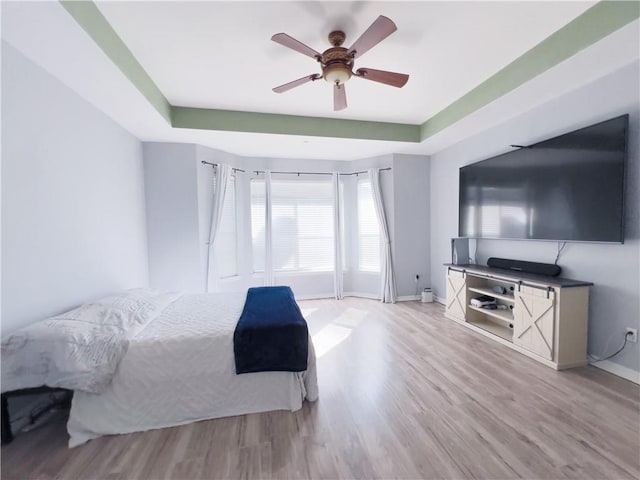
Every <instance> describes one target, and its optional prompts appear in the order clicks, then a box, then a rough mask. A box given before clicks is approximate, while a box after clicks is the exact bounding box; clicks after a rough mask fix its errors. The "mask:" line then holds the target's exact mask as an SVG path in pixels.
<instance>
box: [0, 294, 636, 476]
mask: <svg viewBox="0 0 640 480" xmlns="http://www.w3.org/2000/svg"><path fill="white" fill-rule="evenodd" d="M300 305H301V308H302V311H303V313H304V314H305V317H306V318H307V321H308V323H309V330H310V332H311V334H312V336H313V337H314V344H315V347H316V351H317V352H318V381H319V389H320V399H319V400H318V402H316V403H313V404H310V403H305V404H304V406H303V408H302V409H301V410H299V411H298V412H285V411H280V412H267V413H259V414H251V415H241V416H236V417H228V418H221V419H215V420H209V421H202V422H197V423H193V424H190V425H184V426H180V427H174V428H168V429H161V430H153V431H149V432H140V433H133V434H129V435H117V436H108V437H102V438H98V439H95V440H92V441H90V442H88V443H87V444H85V445H82V446H80V447H77V448H74V449H68V448H66V442H67V439H68V436H67V433H66V426H65V422H66V417H65V414H64V413H62V412H61V413H57V414H54V415H53V416H52V417H51V418H50V420H49V421H48V422H47V423H46V424H45V425H44V426H42V427H40V428H37V429H34V430H33V431H30V432H26V433H21V434H18V435H16V439H15V440H14V442H13V443H11V444H9V445H6V446H3V447H2V459H1V462H2V469H1V473H2V478H3V479H5V478H7V479H20V480H23V479H47V480H50V479H57V478H60V479H96V478H100V479H110V480H116V479H136V480H137V479H140V480H142V479H154V480H155V479H163V478H165V479H172V480H179V479H180V480H181V479H185V480H186V479H218V478H219V479H267V480H276V479H277V480H279V479H296V480H298V479H307V478H312V479H336V478H349V479H351V478H380V479H383V478H384V479H387V478H398V479H417V478H424V479H431V478H433V479H462V478H474V479H475V478H501V479H502V478H504V479H510V478H514V479H515V478H530V479H627V478H629V479H633V478H635V479H638V478H640V455H638V452H640V387H638V385H635V384H633V383H631V382H628V381H626V380H624V379H621V378H619V377H616V376H613V375H611V374H608V373H606V372H604V371H602V370H599V369H596V368H593V367H583V368H577V369H573V370H568V371H562V372H557V371H554V370H552V369H550V368H547V367H545V366H543V365H541V364H539V363H537V362H535V361H534V360H532V359H529V358H527V357H525V356H523V355H520V354H519V353H517V352H515V351H513V350H511V349H508V348H506V347H504V346H503V345H500V344H498V343H495V342H492V341H491V340H490V339H488V338H486V337H484V336H481V335H477V334H475V333H474V332H471V331H469V330H468V329H465V328H464V327H462V326H460V325H458V324H457V323H455V322H452V321H450V320H448V319H446V318H445V317H444V316H443V308H442V306H440V305H438V304H421V303H418V302H403V303H398V304H395V305H388V304H382V303H380V302H376V301H372V300H365V299H355V298H348V299H346V300H344V301H334V300H310V301H303V302H300Z"/></svg>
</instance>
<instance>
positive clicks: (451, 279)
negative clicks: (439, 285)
mask: <svg viewBox="0 0 640 480" xmlns="http://www.w3.org/2000/svg"><path fill="white" fill-rule="evenodd" d="M466 310H467V287H466V281H465V273H464V272H462V271H459V270H453V269H450V270H449V273H448V275H447V305H446V311H447V314H448V315H449V316H450V317H454V318H456V319H457V320H462V321H464V319H465V315H466Z"/></svg>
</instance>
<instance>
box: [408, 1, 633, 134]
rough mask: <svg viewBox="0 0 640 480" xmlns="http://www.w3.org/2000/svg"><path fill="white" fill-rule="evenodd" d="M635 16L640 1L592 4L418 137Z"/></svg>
mask: <svg viewBox="0 0 640 480" xmlns="http://www.w3.org/2000/svg"><path fill="white" fill-rule="evenodd" d="M638 17H640V3H639V2H636V1H608V0H603V1H601V2H599V3H597V4H595V5H594V6H593V7H591V8H590V9H589V10H587V11H585V12H584V13H583V14H582V15H580V16H578V17H576V18H575V19H574V20H573V21H571V22H569V23H568V24H567V25H565V26H564V27H563V28H561V29H560V30H558V31H557V32H555V33H553V34H552V35H550V36H549V37H547V38H546V39H545V40H543V41H542V42H540V43H539V44H538V45H536V46H535V47H533V48H532V49H531V50H529V51H528V52H526V53H525V54H523V55H522V56H520V57H519V58H517V59H516V60H514V61H513V62H511V63H510V64H509V65H507V66H506V67H504V68H503V69H502V70H500V71H498V72H497V73H496V74H494V75H493V76H491V77H489V78H488V79H487V80H485V81H484V82H483V83H481V84H480V85H478V86H477V87H475V88H474V89H473V90H471V91H470V92H468V93H467V94H465V95H463V96H462V97H460V98H459V99H458V100H456V101H455V102H453V103H452V104H451V105H449V106H448V107H446V108H445V109H444V110H441V111H440V112H438V113H437V114H435V115H434V116H433V117H431V118H430V119H428V120H427V121H426V122H424V123H423V124H422V125H421V127H420V139H421V140H426V139H427V138H429V137H431V136H432V135H435V134H436V133H438V132H440V131H442V130H444V129H445V128H447V127H449V126H450V125H452V124H453V123H455V122H457V121H459V120H462V119H463V118H464V117H466V116H467V115H470V114H471V113H473V112H475V111H476V110H479V109H480V108H482V107H484V106H485V105H488V104H489V103H491V102H493V101H494V100H496V99H498V98H500V97H501V96H503V95H505V94H507V93H509V92H510V91H512V90H514V89H515V88H517V87H519V86H520V85H522V84H524V83H526V82H528V81H529V80H531V79H532V78H534V77H536V76H538V75H540V74H541V73H543V72H545V71H547V70H549V69H550V68H552V67H553V66H555V65H557V64H559V63H560V62H562V61H564V60H566V59H568V58H569V57H572V56H573V55H575V54H576V53H578V52H579V51H581V50H583V49H585V48H587V47H588V46H590V45H592V44H594V43H596V42H597V41H599V40H601V39H603V38H604V37H606V36H607V35H609V34H611V33H613V32H615V31H616V30H618V29H620V28H622V27H624V26H625V25H627V24H628V23H631V22H632V21H634V20H636V19H637V18H638Z"/></svg>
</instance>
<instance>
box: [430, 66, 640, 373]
mask: <svg viewBox="0 0 640 480" xmlns="http://www.w3.org/2000/svg"><path fill="white" fill-rule="evenodd" d="M639 68H640V65H639V64H638V62H635V63H634V64H632V65H629V66H627V67H625V68H622V69H620V70H618V71H616V72H614V73H612V74H610V75H607V76H605V77H603V78H601V79H599V80H597V81H595V82H593V83H591V84H589V85H587V86H585V87H582V88H579V89H577V90H574V91H572V92H570V93H568V94H565V95H563V96H561V97H560V98H557V99H555V100H553V101H551V102H549V103H547V104H545V105H542V106H540V107H538V108H536V109H534V110H532V111H530V112H526V113H523V114H522V115H521V116H519V117H517V118H514V119H512V120H510V121H508V122H506V123H504V124H503V125H500V126H497V127H495V128H492V129H490V130H488V131H486V132H484V133H482V134H480V135H477V136H475V137H472V138H469V139H467V140H464V141H463V142H460V143H459V144H457V145H455V146H453V147H451V148H448V149H446V150H444V151H441V152H439V153H437V154H436V155H433V156H432V157H431V256H432V267H431V277H432V282H433V284H434V287H435V294H436V295H437V296H439V297H441V298H444V297H445V267H443V266H442V264H443V263H446V262H450V261H451V252H450V239H451V238H452V237H455V236H457V227H458V169H459V168H460V167H461V166H463V165H467V164H469V163H473V162H476V161H479V160H483V159H485V158H488V157H491V156H494V155H497V154H499V153H503V152H505V151H507V150H509V145H510V144H520V145H527V144H530V143H535V142H537V141H540V140H543V139H546V138H550V137H554V136H556V135H559V134H562V133H566V132H569V131H572V130H575V129H577V128H581V127H585V126H587V125H591V124H593V123H596V122H599V121H602V120H606V119H608V118H612V117H615V116H617V115H621V114H624V113H629V114H630V124H629V127H630V128H629V156H628V159H629V160H628V164H627V166H628V171H627V185H626V188H627V194H626V233H625V243H624V245H610V244H588V243H569V244H567V247H566V249H565V251H564V253H563V254H562V256H561V257H560V259H559V261H558V264H559V265H560V266H561V267H562V269H563V272H562V275H563V276H565V277H568V278H575V279H579V280H586V281H590V282H593V283H594V284H595V285H594V287H592V289H591V298H590V309H589V316H590V318H589V352H590V353H591V354H594V355H596V356H599V357H600V356H604V355H605V354H610V353H613V352H614V351H615V350H616V349H617V348H619V347H620V346H621V344H622V342H623V336H624V328H625V327H627V326H629V327H634V328H639V324H640V320H639V318H640V317H639V315H638V309H639V307H640V296H639V289H640V287H639V285H640V282H639V280H640V279H639V273H638V272H639V245H640V241H639V236H640V235H639V223H640V221H639V220H640V213H639V212H640V210H639V209H638V205H639V200H640V199H639V196H638V189H639V188H640V181H639V160H638V157H639V147H638V142H639V138H638V136H639V134H638V132H639V129H640V123H639V114H640V113H639V103H640V98H639V91H638V85H639V84H640V75H639ZM593 194H594V195H597V192H593ZM556 248H557V244H556V243H555V242H533V241H506V240H479V241H478V252H477V261H478V263H485V262H486V260H487V258H488V257H491V256H495V257H502V258H515V259H520V260H531V261H539V262H545V263H553V261H554V260H555V256H556ZM611 361H612V362H616V363H619V364H620V365H623V366H625V367H628V368H631V369H633V370H636V371H638V370H640V350H639V349H638V344H628V346H627V348H626V349H625V351H624V352H623V353H622V354H620V355H619V356H617V357H614V358H613V359H611Z"/></svg>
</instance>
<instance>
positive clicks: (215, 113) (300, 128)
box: [171, 107, 420, 143]
mask: <svg viewBox="0 0 640 480" xmlns="http://www.w3.org/2000/svg"><path fill="white" fill-rule="evenodd" d="M171 116H172V119H173V122H172V126H173V127H174V128H193V129H199V130H222V131H232V132H252V133H275V134H283V135H305V136H313V137H333V138H355V139H363V140H386V141H395V142H416V143H419V142H420V126H419V125H408V124H402V123H383V122H366V121H361V120H343V119H340V118H319V117H302V116H296V115H280V114H274V113H257V112H238V111H233V110H212V109H207V108H187V107H171Z"/></svg>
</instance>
